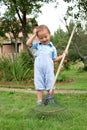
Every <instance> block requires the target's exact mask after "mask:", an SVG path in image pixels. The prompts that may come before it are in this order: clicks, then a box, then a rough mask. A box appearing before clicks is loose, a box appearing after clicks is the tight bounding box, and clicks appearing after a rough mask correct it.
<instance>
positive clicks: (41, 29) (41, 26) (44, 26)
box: [36, 25, 51, 36]
mask: <svg viewBox="0 0 87 130" xmlns="http://www.w3.org/2000/svg"><path fill="white" fill-rule="evenodd" d="M36 29H37V36H38V32H40V31H43V30H44V29H46V30H47V31H48V32H49V34H50V33H51V32H50V30H49V28H48V27H47V26H46V25H39V26H38V27H37V28H36Z"/></svg>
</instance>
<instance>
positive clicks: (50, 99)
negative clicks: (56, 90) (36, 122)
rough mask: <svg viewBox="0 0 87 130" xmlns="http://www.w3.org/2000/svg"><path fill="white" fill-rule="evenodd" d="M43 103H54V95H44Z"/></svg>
mask: <svg viewBox="0 0 87 130" xmlns="http://www.w3.org/2000/svg"><path fill="white" fill-rule="evenodd" d="M43 103H44V105H48V104H49V103H54V96H53V95H51V94H48V95H46V96H45V98H44V99H43Z"/></svg>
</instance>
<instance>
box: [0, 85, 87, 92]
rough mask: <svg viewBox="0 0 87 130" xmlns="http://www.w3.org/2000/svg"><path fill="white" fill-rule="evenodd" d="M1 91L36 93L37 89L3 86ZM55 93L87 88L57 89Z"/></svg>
mask: <svg viewBox="0 0 87 130" xmlns="http://www.w3.org/2000/svg"><path fill="white" fill-rule="evenodd" d="M0 91H9V92H12V91H13V92H25V93H33V94H36V91H35V90H32V89H19V88H1V87H0ZM55 93H78V94H80V93H87V90H70V89H55Z"/></svg>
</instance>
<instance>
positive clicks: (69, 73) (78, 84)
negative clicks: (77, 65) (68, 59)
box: [56, 69, 87, 90]
mask: <svg viewBox="0 0 87 130" xmlns="http://www.w3.org/2000/svg"><path fill="white" fill-rule="evenodd" d="M60 74H61V72H60ZM62 74H63V75H64V76H65V78H66V81H68V79H69V80H71V82H69V83H68V82H66V81H65V82H64V83H62V82H61V83H60V82H59V83H57V84H56V88H59V89H74V90H87V71H79V70H77V69H71V70H65V71H63V72H62Z"/></svg>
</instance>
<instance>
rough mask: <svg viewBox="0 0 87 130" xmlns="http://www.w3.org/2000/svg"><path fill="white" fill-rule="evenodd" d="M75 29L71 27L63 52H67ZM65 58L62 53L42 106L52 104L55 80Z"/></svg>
mask: <svg viewBox="0 0 87 130" xmlns="http://www.w3.org/2000/svg"><path fill="white" fill-rule="evenodd" d="M75 29H76V26H74V27H73V30H72V33H71V36H70V38H69V40H68V43H67V46H66V49H65V51H68V49H69V46H70V43H71V40H72V38H73V35H74V32H75ZM65 56H66V55H65V53H64V54H63V57H62V59H61V62H60V64H59V66H58V69H57V72H56V75H55V78H54V81H53V83H52V86H51V89H50V91H49V94H47V95H46V96H45V98H44V99H43V103H44V105H48V103H49V102H50V103H53V100H54V97H53V95H52V90H53V89H54V85H55V83H56V80H57V78H58V75H59V73H60V70H61V67H62V64H63V61H64V59H65Z"/></svg>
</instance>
